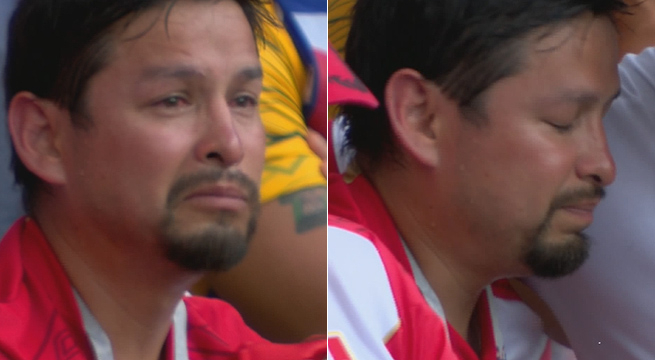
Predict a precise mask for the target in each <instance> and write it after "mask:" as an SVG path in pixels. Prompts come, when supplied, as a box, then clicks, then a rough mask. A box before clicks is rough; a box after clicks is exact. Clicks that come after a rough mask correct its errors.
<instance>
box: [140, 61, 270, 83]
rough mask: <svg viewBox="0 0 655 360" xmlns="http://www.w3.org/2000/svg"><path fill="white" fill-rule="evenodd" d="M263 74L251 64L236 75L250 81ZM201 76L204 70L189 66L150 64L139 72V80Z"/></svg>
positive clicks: (203, 75)
mask: <svg viewBox="0 0 655 360" xmlns="http://www.w3.org/2000/svg"><path fill="white" fill-rule="evenodd" d="M263 76H264V72H263V70H262V68H261V66H251V67H246V68H243V69H241V70H240V71H239V72H238V73H237V76H236V77H237V78H239V79H241V80H243V81H250V80H257V79H261V78H262V77H263ZM203 77H206V74H205V73H204V72H202V71H200V70H198V69H197V68H194V67H191V66H186V65H180V66H152V67H148V68H146V69H144V70H143V71H142V72H141V75H140V76H139V80H141V81H147V80H152V79H157V78H173V79H189V78H203Z"/></svg>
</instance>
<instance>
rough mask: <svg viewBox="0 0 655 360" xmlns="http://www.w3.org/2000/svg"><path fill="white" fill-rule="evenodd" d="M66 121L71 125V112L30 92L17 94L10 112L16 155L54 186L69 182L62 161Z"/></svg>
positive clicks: (10, 131) (42, 178)
mask: <svg viewBox="0 0 655 360" xmlns="http://www.w3.org/2000/svg"><path fill="white" fill-rule="evenodd" d="M63 121H68V111H66V110H62V109H60V108H59V107H58V106H57V105H56V104H55V103H54V102H52V101H50V100H45V99H41V98H39V97H37V96H36V95H34V94H32V93H30V92H20V93H18V94H16V95H15V96H14V97H13V98H12V100H11V102H10V104H9V110H8V112H7V122H8V125H9V133H10V134H11V139H12V142H13V145H14V149H15V150H16V154H17V155H18V157H19V158H20V159H21V161H22V162H23V164H24V165H25V167H26V168H27V169H28V170H30V171H31V172H32V173H34V174H35V175H36V176H38V177H39V178H41V180H43V181H45V182H48V183H52V184H58V183H63V182H64V181H65V178H66V177H65V172H64V168H63V164H62V161H61V150H62V149H61V144H62V140H63V136H64V134H63V132H62V131H63V126H62V125H63Z"/></svg>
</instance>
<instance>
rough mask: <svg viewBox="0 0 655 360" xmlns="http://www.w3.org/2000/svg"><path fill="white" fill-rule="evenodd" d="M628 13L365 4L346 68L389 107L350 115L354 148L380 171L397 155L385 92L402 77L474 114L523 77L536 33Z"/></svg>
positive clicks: (364, 0) (584, 6)
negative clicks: (493, 92) (434, 88)
mask: <svg viewBox="0 0 655 360" xmlns="http://www.w3.org/2000/svg"><path fill="white" fill-rule="evenodd" d="M625 8H626V5H625V4H624V3H623V1H621V0H358V1H357V3H356V4H355V6H354V9H353V19H352V27H351V30H350V33H349V36H348V40H347V43H346V62H347V63H348V65H349V66H350V67H351V68H352V70H353V71H354V72H355V73H356V74H357V75H358V76H359V77H360V79H361V80H362V81H363V82H364V83H365V84H366V86H367V87H368V88H369V89H370V90H371V92H372V93H373V94H374V95H375V96H376V97H377V99H378V100H380V104H381V105H380V107H378V108H377V109H374V110H371V109H365V108H361V107H358V106H352V105H351V106H345V107H344V109H343V112H344V114H345V115H346V118H347V119H348V123H347V124H348V125H347V126H348V128H347V132H346V136H347V140H346V141H347V143H348V144H349V145H350V146H352V147H354V148H355V149H356V150H357V152H358V154H363V155H364V156H365V157H366V158H367V159H368V160H369V161H370V162H371V163H372V164H375V163H376V162H378V161H380V160H381V159H382V158H384V157H386V156H389V155H392V156H393V155H394V154H395V153H396V149H395V147H394V145H393V144H394V143H393V137H392V133H391V128H390V124H389V121H388V119H387V115H386V109H385V104H384V89H385V85H386V82H387V80H388V79H389V78H390V77H391V75H392V74H393V73H394V72H396V71H397V70H399V69H402V68H411V69H414V70H416V71H418V72H419V73H421V74H422V75H423V76H424V77H425V78H426V79H428V80H431V81H433V82H435V83H436V84H437V85H438V86H440V88H441V89H442V91H444V93H445V94H446V95H447V96H449V97H450V98H452V99H453V100H455V101H457V103H458V104H459V106H460V107H461V108H462V109H464V110H467V108H469V109H470V108H472V107H474V106H476V105H478V104H479V102H478V100H479V99H480V97H481V96H482V94H483V93H484V92H485V90H487V89H488V88H489V87H490V86H492V85H493V84H494V83H495V82H497V81H498V80H500V79H502V78H505V77H508V76H511V75H514V74H516V73H517V72H518V71H519V70H520V65H521V61H522V60H523V59H522V55H523V53H524V51H522V50H524V49H523V47H524V46H523V43H524V41H522V40H524V39H525V38H526V37H527V36H528V35H529V34H530V33H532V32H533V31H535V30H537V29H540V28H546V29H547V28H548V27H551V26H557V25H559V24H562V23H563V22H565V21H568V20H571V19H573V18H576V17H579V16H581V15H583V14H584V13H592V14H594V15H595V16H610V17H611V15H612V14H613V13H614V12H616V11H624V10H625Z"/></svg>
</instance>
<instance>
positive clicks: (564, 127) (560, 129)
mask: <svg viewBox="0 0 655 360" xmlns="http://www.w3.org/2000/svg"><path fill="white" fill-rule="evenodd" d="M549 124H550V126H552V127H554V128H555V130H557V131H558V132H561V133H565V132H568V131H570V130H571V129H573V124H567V125H560V124H555V123H552V122H551V123H549Z"/></svg>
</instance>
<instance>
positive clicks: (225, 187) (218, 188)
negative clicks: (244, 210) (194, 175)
mask: <svg viewBox="0 0 655 360" xmlns="http://www.w3.org/2000/svg"><path fill="white" fill-rule="evenodd" d="M200 197H216V198H232V199H237V200H243V201H248V196H247V193H246V191H245V190H243V189H242V188H241V187H239V186H236V185H231V184H214V185H208V186H202V187H200V188H198V189H195V190H194V191H192V192H191V193H189V194H188V195H187V196H185V197H184V200H190V199H193V198H200Z"/></svg>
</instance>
